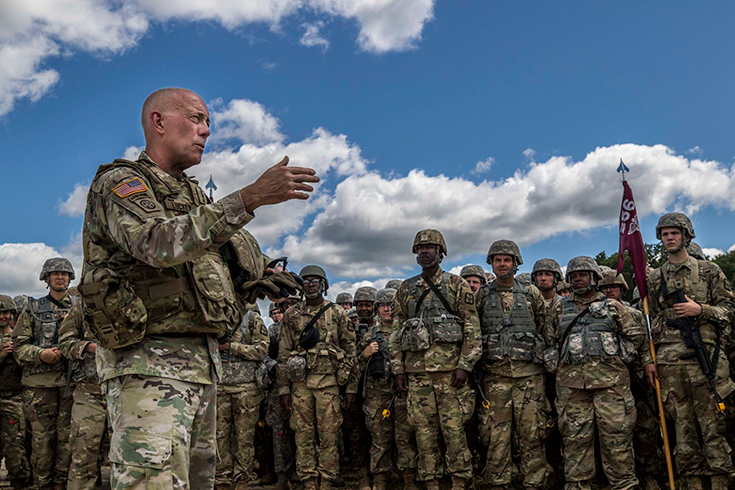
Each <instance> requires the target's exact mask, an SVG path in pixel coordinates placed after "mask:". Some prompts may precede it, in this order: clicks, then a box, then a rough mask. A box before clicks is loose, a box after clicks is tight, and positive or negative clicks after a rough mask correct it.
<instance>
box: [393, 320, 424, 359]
mask: <svg viewBox="0 0 735 490" xmlns="http://www.w3.org/2000/svg"><path fill="white" fill-rule="evenodd" d="M398 343H399V345H400V348H401V350H402V351H404V352H405V351H411V352H421V351H425V350H427V349H428V348H429V347H431V334H430V333H429V329H428V328H427V327H426V324H425V323H424V321H423V320H422V319H421V318H410V319H408V320H406V321H405V322H403V326H402V327H401V329H400V330H399V332H398Z"/></svg>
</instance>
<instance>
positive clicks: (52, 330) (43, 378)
mask: <svg viewBox="0 0 735 490" xmlns="http://www.w3.org/2000/svg"><path fill="white" fill-rule="evenodd" d="M39 280H40V281H44V282H46V284H47V285H48V288H49V294H48V295H47V296H44V297H43V298H39V299H33V298H32V299H31V300H30V302H29V304H28V307H26V309H25V310H24V311H23V313H22V314H21V315H20V318H19V319H18V324H17V325H16V326H15V328H14V329H13V344H14V346H15V352H16V357H17V358H18V360H19V361H20V362H21V363H22V364H23V378H22V383H23V386H25V387H26V389H25V392H24V393H23V405H24V406H23V409H24V411H25V414H26V419H27V420H28V421H29V422H30V424H31V431H32V432H33V442H32V452H31V466H32V467H33V478H34V480H35V483H36V485H37V486H38V487H39V489H40V490H44V489H50V488H54V489H63V488H66V479H67V477H68V475H69V464H70V462H71V453H70V452H69V433H70V428H69V423H70V418H71V406H72V399H71V397H70V396H69V395H68V394H66V393H65V391H66V390H65V386H66V361H65V360H64V356H63V355H62V354H61V351H60V350H59V327H60V326H61V320H63V318H64V316H65V315H66V314H67V313H68V312H69V310H70V309H71V308H72V306H73V305H74V304H76V302H77V299H76V297H75V296H71V295H69V294H67V289H68V288H69V282H70V281H72V280H74V269H73V267H72V265H71V262H69V261H68V260H67V259H64V258H60V257H59V258H53V259H48V260H46V262H44V264H43V268H42V269H41V275H40V277H39Z"/></svg>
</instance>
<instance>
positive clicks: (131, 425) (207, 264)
mask: <svg viewBox="0 0 735 490" xmlns="http://www.w3.org/2000/svg"><path fill="white" fill-rule="evenodd" d="M142 123H143V131H144V135H145V141H146V147H145V151H143V152H142V153H141V154H140V155H139V156H138V158H137V160H135V161H130V160H115V161H114V162H113V163H111V164H108V165H102V166H101V167H100V168H99V169H98V171H97V174H96V175H95V177H94V179H93V180H92V183H91V186H90V191H89V195H88V196H87V208H86V211H85V218H84V228H83V232H82V242H83V247H84V269H83V273H82V278H81V282H80V286H79V291H80V293H81V294H82V297H83V298H84V305H85V313H87V314H88V315H90V316H91V321H90V329H91V331H92V334H93V336H94V337H95V340H97V342H98V344H99V345H98V349H97V367H98V371H99V374H100V377H101V380H102V382H103V384H104V388H103V389H104V390H105V393H106V399H107V405H108V414H109V420H110V425H111V427H112V431H113V434H112V440H111V450H110V461H111V463H112V468H111V486H112V488H113V489H122V488H125V489H130V488H142V487H144V486H150V487H155V486H159V487H161V488H164V487H170V486H171V485H172V482H176V486H178V487H181V488H212V486H213V485H214V477H215V461H216V445H215V444H216V440H215V424H216V404H215V396H216V390H215V381H216V378H214V377H213V376H215V375H216V376H219V375H220V374H221V365H220V359H219V354H218V342H217V338H218V337H223V336H225V335H228V334H230V333H231V332H232V331H233V330H234V329H235V328H238V326H239V325H240V321H241V318H242V315H243V311H242V309H241V306H240V301H241V300H243V299H245V297H247V299H252V300H253V301H254V300H255V299H256V298H251V296H252V295H253V294H255V295H256V297H257V296H258V295H260V293H261V292H262V291H265V290H266V289H269V290H270V291H271V293H270V294H271V296H270V297H271V299H273V298H278V297H280V294H276V293H272V292H273V291H280V290H281V289H282V288H292V285H293V284H295V282H294V279H293V277H292V276H291V275H290V274H289V273H288V272H286V271H280V272H279V271H278V270H276V269H271V270H270V271H267V273H268V275H267V277H263V276H257V275H255V274H253V273H252V271H251V269H250V268H251V267H252V266H253V264H254V263H255V262H256V258H255V257H254V254H255V252H254V251H252V250H248V249H249V247H248V246H247V242H246V241H245V238H244V237H243V236H242V234H241V233H239V232H240V230H241V228H242V227H243V226H245V225H246V224H247V223H249V222H250V220H252V219H253V212H254V211H255V210H256V209H258V208H260V207H261V206H264V205H269V204H277V203H280V202H284V201H287V200H290V199H307V198H308V194H306V192H309V191H311V190H312V188H311V187H310V186H309V185H307V184H306V182H316V181H318V180H319V179H318V178H317V177H316V176H315V175H314V171H313V170H311V169H305V168H298V167H289V166H288V158H284V159H283V161H281V162H280V163H278V164H276V165H275V166H273V167H271V168H269V169H267V170H266V171H265V172H264V173H263V174H262V175H261V176H260V177H259V178H258V179H257V180H256V181H255V182H254V183H253V184H251V185H249V186H247V187H245V188H243V189H240V190H237V191H235V192H233V193H231V194H229V195H228V196H225V197H224V198H222V199H221V200H219V201H217V202H211V201H210V199H209V198H208V197H207V196H206V194H205V193H204V191H203V190H202V189H201V188H200V187H199V186H198V185H197V182H196V181H195V180H193V179H191V178H190V177H188V176H187V175H186V174H185V172H184V171H185V170H186V169H188V168H189V167H191V166H193V165H197V164H198V163H199V162H200V161H201V157H202V152H203V151H204V145H205V143H206V140H207V138H208V137H209V134H210V132H209V111H208V109H207V106H206V104H205V103H204V101H203V100H202V99H201V97H199V96H198V95H196V94H195V93H194V92H191V91H189V90H185V89H180V88H167V89H161V90H158V91H156V92H154V93H153V94H151V95H150V96H149V97H148V98H147V99H146V101H145V103H144V104H143V110H142ZM246 285H247V288H246ZM251 302H252V301H251Z"/></svg>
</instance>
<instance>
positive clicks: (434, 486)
mask: <svg viewBox="0 0 735 490" xmlns="http://www.w3.org/2000/svg"><path fill="white" fill-rule="evenodd" d="M426 490H439V480H437V479H436V478H434V479H433V480H426Z"/></svg>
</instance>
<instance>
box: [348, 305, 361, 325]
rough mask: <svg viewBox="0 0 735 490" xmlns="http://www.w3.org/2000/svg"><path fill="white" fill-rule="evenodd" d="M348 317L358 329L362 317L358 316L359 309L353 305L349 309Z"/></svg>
mask: <svg viewBox="0 0 735 490" xmlns="http://www.w3.org/2000/svg"><path fill="white" fill-rule="evenodd" d="M347 318H349V319H350V323H352V327H353V328H354V329H355V330H357V323H358V322H359V321H360V319H359V318H358V316H357V310H356V309H355V307H354V306H353V307H352V308H350V309H349V310H348V311H347Z"/></svg>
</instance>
